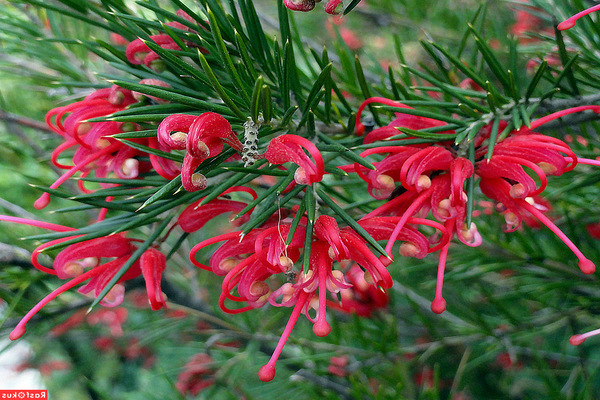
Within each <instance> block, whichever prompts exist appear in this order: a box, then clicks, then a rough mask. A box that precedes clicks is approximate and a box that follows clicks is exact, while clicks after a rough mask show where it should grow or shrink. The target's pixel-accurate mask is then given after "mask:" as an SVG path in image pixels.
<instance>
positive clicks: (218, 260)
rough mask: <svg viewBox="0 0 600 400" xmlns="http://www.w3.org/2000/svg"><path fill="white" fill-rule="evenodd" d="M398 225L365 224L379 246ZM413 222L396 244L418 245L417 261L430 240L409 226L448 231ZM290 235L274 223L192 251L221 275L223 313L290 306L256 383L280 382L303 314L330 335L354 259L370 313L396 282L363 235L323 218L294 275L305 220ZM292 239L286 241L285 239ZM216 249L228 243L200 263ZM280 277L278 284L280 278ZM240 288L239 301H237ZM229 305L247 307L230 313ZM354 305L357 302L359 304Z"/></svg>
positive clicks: (284, 225) (283, 223)
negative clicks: (331, 313) (330, 310)
mask: <svg viewBox="0 0 600 400" xmlns="http://www.w3.org/2000/svg"><path fill="white" fill-rule="evenodd" d="M398 219H399V218H398V217H392V218H391V220H389V219H386V218H374V219H371V220H365V221H361V222H360V223H361V225H362V226H363V228H364V229H365V230H366V231H367V232H369V233H370V234H371V235H372V236H373V237H374V238H375V239H376V240H382V239H381V238H382V237H384V236H385V237H389V231H391V230H393V229H394V227H395V225H396V224H395V222H397V221H398ZM408 222H409V224H407V226H406V227H405V228H404V229H402V230H401V233H400V235H399V240H406V241H410V242H411V243H417V244H416V245H415V246H416V247H418V248H419V251H420V252H419V255H421V253H422V254H427V252H428V250H429V243H428V241H427V239H425V237H424V236H423V235H422V234H420V233H419V232H418V231H417V230H416V229H414V228H412V226H408V225H411V224H419V223H424V224H428V225H430V226H433V227H435V228H437V229H439V230H441V231H444V227H443V226H441V225H440V224H436V223H435V222H431V223H427V222H424V221H421V220H418V219H410V220H409V221H408ZM290 229H291V218H286V217H285V216H283V219H282V218H281V217H279V216H276V218H272V219H270V220H269V221H267V222H266V223H265V224H263V226H262V227H260V228H255V229H253V230H251V231H250V232H249V233H248V234H247V235H245V236H243V237H240V232H231V233H227V234H223V235H220V236H216V237H213V238H210V239H207V240H204V241H202V242H200V243H198V244H197V245H196V246H194V248H193V249H192V251H191V252H190V260H191V261H192V263H193V264H194V265H196V266H198V267H199V268H202V269H205V270H209V271H212V272H214V273H215V274H217V275H222V276H224V279H223V284H222V293H221V296H220V298H219V306H220V307H221V309H222V310H223V311H225V312H228V313H240V312H244V311H248V310H251V309H253V308H257V307H262V306H263V305H265V304H266V303H267V302H268V303H270V304H271V305H273V306H277V307H293V311H292V315H291V316H290V319H289V321H288V323H287V325H286V328H285V330H284V332H283V334H282V336H281V339H280V340H279V343H278V344H277V347H276V349H275V351H274V352H273V355H272V357H271V359H270V361H269V362H268V363H267V364H266V365H265V366H263V367H262V368H261V369H260V372H259V378H260V379H261V380H263V381H270V380H271V379H273V377H274V376H275V363H276V362H277V360H278V358H279V356H280V354H281V351H282V350H283V347H284V345H285V343H286V341H287V339H288V338H289V336H290V334H291V332H292V330H293V327H294V325H295V324H296V322H297V321H298V319H299V317H300V315H301V314H304V315H306V317H307V318H308V319H309V320H310V321H311V322H312V323H313V332H314V333H315V334H316V335H318V336H326V335H327V334H328V333H329V332H330V330H331V327H330V325H329V323H328V321H327V318H326V317H327V311H326V308H327V305H328V304H332V301H331V300H329V298H330V297H332V298H334V299H335V300H334V301H333V303H339V302H340V300H339V298H338V294H339V293H340V292H341V291H342V290H349V289H351V288H352V283H349V282H348V281H346V279H345V278H344V274H345V272H344V270H345V268H346V267H345V266H347V265H348V264H349V263H348V262H349V261H350V260H352V261H353V262H354V263H357V264H358V265H360V266H361V267H362V268H363V269H364V272H362V271H361V276H360V277H359V276H358V274H356V271H355V272H352V276H353V278H352V279H354V281H355V282H356V283H357V284H360V285H361V287H360V288H357V289H356V290H357V292H356V293H361V295H362V296H364V298H365V300H364V305H365V306H366V307H369V306H368V305H367V303H368V300H367V299H366V297H368V296H371V297H372V298H373V299H375V300H374V303H375V304H378V305H380V304H382V303H386V302H387V300H385V299H387V295H384V299H382V298H381V296H378V295H377V294H373V291H377V292H381V290H382V289H380V288H383V289H386V288H390V287H391V286H392V283H393V281H392V278H391V276H390V275H389V273H388V271H387V268H386V267H387V265H389V259H387V258H383V257H377V256H375V255H374V254H373V253H372V251H371V250H370V249H369V247H368V245H367V243H366V241H365V240H364V239H363V238H362V237H361V236H360V235H358V234H357V233H356V232H354V231H353V230H352V229H350V228H349V227H345V228H341V229H340V228H339V226H338V224H337V222H336V221H335V219H334V218H332V217H329V216H326V215H320V216H319V217H318V218H317V220H316V221H315V223H314V231H313V237H312V243H311V247H310V257H309V265H308V266H305V269H304V271H302V272H299V271H297V270H296V269H295V267H294V265H295V263H296V262H297V261H298V260H299V259H300V255H301V252H302V251H307V250H306V249H304V245H305V235H306V219H305V217H304V216H303V217H301V218H300V220H299V224H298V225H297V226H296V228H295V231H294V232H293V234H291V235H290ZM382 232H383V235H382ZM288 237H289V240H286V239H287V238H288ZM447 240H448V237H447V235H443V238H442V241H443V242H444V243H445V242H447ZM218 242H224V243H223V244H222V245H221V246H220V247H219V248H218V249H217V250H216V251H215V252H214V253H213V255H212V256H211V258H210V263H209V265H204V264H202V263H200V262H198V261H197V260H196V254H197V252H198V251H199V250H201V249H203V248H205V247H206V246H209V245H212V244H215V243H218ZM335 262H338V263H340V267H341V268H340V269H336V268H334V263H335ZM357 268H358V267H357ZM277 276H279V277H280V279H279V280H277V279H275V277H277ZM282 282H283V283H282ZM369 286H372V289H370V288H369ZM235 289H237V294H234V293H235ZM347 295H348V293H346V297H345V298H346V299H348V296H347ZM343 298H344V297H342V299H343ZM342 301H343V303H342V304H345V305H347V307H348V308H347V309H346V311H349V310H350V308H352V307H353V305H351V303H350V302H349V300H347V301H345V300H342ZM344 301H345V303H344ZM227 302H234V303H245V304H247V305H246V306H243V307H238V308H229V306H228V305H227V304H226V303H227ZM354 304H355V305H357V304H358V303H357V302H356V301H355V302H354ZM355 308H356V307H355ZM313 310H314V312H313Z"/></svg>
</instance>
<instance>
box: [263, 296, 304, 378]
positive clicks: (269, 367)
mask: <svg viewBox="0 0 600 400" xmlns="http://www.w3.org/2000/svg"><path fill="white" fill-rule="evenodd" d="M309 297H310V294H308V293H306V292H305V291H304V290H302V291H300V294H299V295H298V300H297V302H296V305H295V306H294V310H293V311H292V315H291V316H290V319H289V320H288V323H287V325H286V326H285V329H284V330H283V334H282V335H281V338H279V342H278V343H277V347H276V348H275V351H274V352H273V355H272V356H271V359H270V360H269V362H268V363H267V364H265V365H263V366H262V367H261V368H260V370H259V371H258V378H259V379H260V380H261V381H263V382H269V381H271V380H273V378H274V377H275V363H277V359H279V356H280V355H281V352H282V351H283V347H284V346H285V343H286V342H287V340H288V338H289V337H290V335H291V333H292V330H293V329H294V325H296V321H298V318H299V317H300V313H301V312H302V309H303V308H304V305H305V304H306V302H307V300H308V299H309Z"/></svg>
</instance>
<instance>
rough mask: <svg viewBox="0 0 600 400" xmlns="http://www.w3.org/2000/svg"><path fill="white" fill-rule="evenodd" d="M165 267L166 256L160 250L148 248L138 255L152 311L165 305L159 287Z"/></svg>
mask: <svg viewBox="0 0 600 400" xmlns="http://www.w3.org/2000/svg"><path fill="white" fill-rule="evenodd" d="M166 268H167V258H166V257H165V255H164V254H163V253H161V252H160V251H158V250H156V249H153V248H149V249H148V250H146V251H145V252H144V254H142V256H141V257H140V269H141V271H142V276H143V277H144V281H145V282H146V291H147V292H148V300H149V301H150V308H151V309H152V310H153V311H156V310H160V309H161V308H163V307H165V306H166V302H165V299H164V296H163V294H162V291H161V289H160V281H161V279H162V274H163V272H164V271H165V269H166Z"/></svg>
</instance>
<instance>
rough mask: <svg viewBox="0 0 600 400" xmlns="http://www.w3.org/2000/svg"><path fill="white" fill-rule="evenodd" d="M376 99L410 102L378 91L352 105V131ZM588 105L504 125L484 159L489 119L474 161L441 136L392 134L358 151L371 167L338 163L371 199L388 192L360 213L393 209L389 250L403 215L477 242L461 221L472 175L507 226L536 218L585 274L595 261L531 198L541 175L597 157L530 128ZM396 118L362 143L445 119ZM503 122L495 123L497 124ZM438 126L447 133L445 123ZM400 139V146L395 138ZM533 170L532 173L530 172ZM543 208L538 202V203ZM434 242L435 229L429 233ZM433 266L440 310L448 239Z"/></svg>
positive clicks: (408, 252) (406, 247)
mask: <svg viewBox="0 0 600 400" xmlns="http://www.w3.org/2000/svg"><path fill="white" fill-rule="evenodd" d="M375 102H380V103H384V104H387V105H392V106H396V107H398V108H399V109H402V108H410V107H408V106H406V105H404V104H402V103H399V102H395V101H391V100H388V99H383V98H371V99H368V100H366V101H365V102H364V103H363V105H362V106H361V107H360V108H359V111H358V115H357V123H356V127H357V128H356V130H357V133H358V134H362V133H364V125H363V124H362V123H361V122H360V119H361V113H362V111H363V109H364V107H365V106H366V105H367V104H371V103H375ZM585 110H592V111H594V112H596V113H598V112H600V107H599V106H582V107H576V108H572V109H568V110H564V111H560V112H557V113H554V114H551V115H549V116H546V117H543V118H540V119H538V120H536V121H533V122H532V124H531V128H529V129H527V128H522V129H521V130H519V131H513V132H511V133H510V134H509V135H508V137H507V138H506V139H504V140H502V141H500V142H499V143H496V144H495V147H494V149H493V155H492V156H491V158H489V159H487V158H486V154H487V152H488V143H489V140H490V133H491V124H490V125H488V126H486V127H484V128H483V129H481V131H480V132H479V134H478V135H477V136H476V137H475V139H474V144H475V162H474V163H472V162H471V161H469V160H468V159H466V158H465V157H462V156H461V155H460V154H459V150H457V149H456V148H455V147H453V146H452V143H444V142H441V143H439V144H434V145H427V146H424V145H401V141H402V140H403V139H399V140H398V141H395V142H396V143H393V144H395V145H391V143H390V141H389V140H388V141H387V143H386V144H385V145H384V144H382V146H380V147H374V148H371V149H369V150H366V151H364V152H363V153H362V154H361V156H362V157H368V156H372V155H378V156H379V159H380V161H377V162H374V163H373V165H374V166H375V167H376V169H375V170H369V169H367V168H366V167H364V166H362V165H360V164H358V163H356V164H354V165H353V166H347V167H345V168H344V169H345V170H346V171H351V170H352V169H354V170H355V171H356V173H357V174H358V175H359V176H360V177H361V178H362V179H363V180H364V181H365V182H366V183H367V184H368V190H369V193H370V194H371V195H372V196H373V197H374V198H376V199H386V198H387V199H388V201H387V202H386V203H385V204H383V205H382V206H380V207H378V208H376V209H375V210H373V211H372V212H370V213H369V214H367V215H366V216H365V217H364V218H367V219H368V218H374V217H379V216H397V217H399V221H398V223H397V224H396V226H395V228H394V229H393V231H392V233H391V235H390V236H389V239H388V243H387V246H386V248H385V250H386V251H387V252H388V254H391V250H392V246H393V244H394V242H395V240H396V239H397V237H398V235H399V232H400V229H402V228H403V227H404V226H405V225H406V224H407V223H408V221H409V219H410V218H413V217H416V216H419V217H421V218H424V217H426V216H427V215H428V214H429V213H431V216H432V217H433V218H434V219H435V220H437V221H439V222H440V223H442V224H443V225H444V227H445V230H446V233H447V234H448V235H450V236H456V237H457V238H458V239H459V241H461V242H462V243H464V244H466V245H468V246H477V245H479V244H480V243H481V241H482V239H481V236H480V235H479V233H478V232H477V228H476V226H475V224H474V223H471V225H470V226H467V225H466V207H467V201H468V199H467V195H466V193H465V182H466V180H467V179H469V178H478V179H479V187H480V189H481V192H482V193H483V195H485V196H486V197H488V198H489V199H491V200H493V201H494V202H495V203H496V207H495V209H496V210H498V211H500V212H501V213H502V214H503V215H504V218H505V220H506V231H512V230H515V229H517V228H518V227H519V226H520V224H521V221H523V220H526V221H529V220H532V219H536V220H538V221H539V222H541V223H542V224H543V225H545V226H547V227H548V228H549V229H550V230H552V231H553V232H554V233H555V234H556V235H557V236H558V237H559V238H560V239H561V240H562V241H563V242H564V243H565V244H566V245H567V246H568V247H569V248H570V249H571V250H572V251H573V253H574V254H575V255H576V256H577V258H578V259H579V268H580V269H581V271H582V272H584V273H586V274H591V273H593V272H594V270H595V266H594V264H593V263H592V261H590V260H589V259H587V258H586V257H585V256H584V255H583V254H582V253H581V251H580V250H579V249H578V248H577V246H575V244H573V242H572V241H571V240H570V239H569V238H568V237H566V235H564V233H563V232H562V231H560V229H559V228H558V227H557V226H556V225H554V223H553V222H552V221H551V220H550V219H549V218H548V217H547V216H546V215H545V214H544V212H543V211H541V210H540V208H542V207H539V206H538V204H537V203H536V200H535V199H536V198H537V196H538V195H540V194H541V193H542V192H543V191H544V189H545V187H546V182H547V177H548V176H552V175H554V176H558V175H561V174H563V173H565V172H568V171H570V170H572V169H573V168H574V167H575V166H576V165H577V163H578V162H580V163H582V162H583V163H590V164H598V163H597V162H595V161H594V160H586V159H582V158H578V157H577V156H576V155H575V154H574V153H573V151H572V150H571V149H570V148H569V146H568V145H567V144H566V143H565V142H563V141H562V140H559V139H556V138H553V137H550V136H546V135H542V134H539V133H536V132H535V131H534V130H535V129H536V128H537V127H539V126H541V125H543V124H544V123H547V122H549V121H551V120H554V119H556V118H559V117H562V116H564V115H567V114H569V113H573V112H581V111H585ZM396 115H397V118H396V120H394V121H393V122H392V123H391V124H390V125H389V126H386V127H381V128H378V129H375V130H373V131H372V132H370V133H369V134H368V135H367V136H366V137H365V139H364V141H365V143H373V142H376V141H379V140H385V139H388V138H390V137H391V136H393V135H397V134H398V130H397V129H396V127H406V128H410V129H424V128H433V127H440V126H442V127H443V125H445V123H444V122H442V121H436V120H433V119H430V118H423V117H417V116H413V115H409V114H402V112H401V111H399V112H398V113H397V114H396ZM503 127H504V126H501V129H502V128H503ZM444 133H452V131H451V130H448V131H444ZM398 142H400V145H398V144H397V143H398ZM532 175H533V176H534V177H536V178H537V179H534V178H532ZM542 209H545V208H542ZM428 240H429V241H436V240H437V237H436V236H435V235H434V236H432V237H430V238H429V239H428ZM440 248H441V252H440V260H439V266H438V276H437V288H436V294H435V298H434V300H433V303H432V310H433V311H434V312H436V313H441V312H443V311H444V310H445V308H446V302H445V300H444V299H443V297H442V284H443V275H444V269H445V262H446V258H447V255H448V243H446V244H445V245H443V246H441V247H440ZM400 254H401V255H403V256H415V255H417V254H420V252H419V246H418V245H416V243H410V242H408V243H403V244H402V246H401V247H400Z"/></svg>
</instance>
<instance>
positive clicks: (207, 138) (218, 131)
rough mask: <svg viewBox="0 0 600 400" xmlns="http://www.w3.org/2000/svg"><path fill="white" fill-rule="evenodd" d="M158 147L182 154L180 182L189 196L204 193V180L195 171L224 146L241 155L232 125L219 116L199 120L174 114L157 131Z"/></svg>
mask: <svg viewBox="0 0 600 400" xmlns="http://www.w3.org/2000/svg"><path fill="white" fill-rule="evenodd" d="M157 137H158V141H159V142H160V144H161V145H162V146H164V147H166V148H167V149H169V150H183V149H186V153H185V156H184V159H183V165H182V167H181V182H182V184H183V188H184V189H185V190H187V191H189V192H193V191H197V190H201V189H204V188H205V187H206V185H207V181H206V177H205V176H204V175H202V174H201V173H199V172H195V171H196V168H198V166H199V165H200V164H201V163H202V162H203V161H204V160H206V159H208V158H210V157H215V156H217V155H218V154H220V153H221V152H222V151H223V143H227V144H228V145H229V146H231V147H232V148H234V149H235V150H236V151H238V152H241V151H242V147H243V146H242V143H241V142H240V141H239V139H238V138H237V135H236V134H235V132H233V131H232V130H231V125H230V124H229V122H227V120H226V119H225V118H223V117H222V116H221V115H219V114H217V113H213V112H206V113H203V114H201V115H199V116H196V115H188V114H174V115H170V116H169V117H167V118H165V119H164V120H163V121H162V122H161V123H160V125H159V126H158V130H157Z"/></svg>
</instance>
